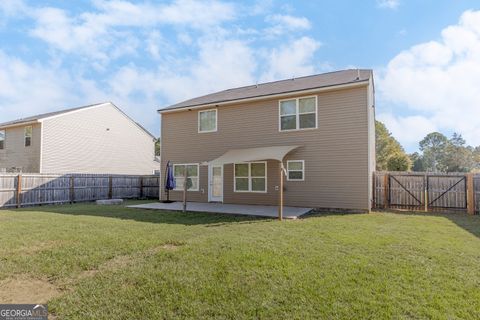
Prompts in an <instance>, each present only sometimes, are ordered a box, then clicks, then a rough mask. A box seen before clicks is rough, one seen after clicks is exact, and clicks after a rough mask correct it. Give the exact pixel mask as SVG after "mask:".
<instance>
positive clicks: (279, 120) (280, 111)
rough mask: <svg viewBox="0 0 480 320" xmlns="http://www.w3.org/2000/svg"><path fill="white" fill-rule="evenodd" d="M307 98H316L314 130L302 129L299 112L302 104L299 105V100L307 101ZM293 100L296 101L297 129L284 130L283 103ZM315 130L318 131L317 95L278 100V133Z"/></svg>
mask: <svg viewBox="0 0 480 320" xmlns="http://www.w3.org/2000/svg"><path fill="white" fill-rule="evenodd" d="M306 98H315V127H314V128H303V129H300V110H299V109H300V103H299V100H300V99H306ZM291 100H295V120H296V128H295V129H285V130H282V102H283V101H291ZM312 113H313V112H312ZM288 115H290V116H293V115H294V114H288ZM288 115H287V114H286V115H283V116H288ZM315 129H318V96H317V95H313V96H304V97H298V98H290V99H281V100H278V131H279V132H291V131H304V130H315Z"/></svg>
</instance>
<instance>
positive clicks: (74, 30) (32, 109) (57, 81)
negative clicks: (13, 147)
mask: <svg viewBox="0 0 480 320" xmlns="http://www.w3.org/2000/svg"><path fill="white" fill-rule="evenodd" d="M93 3H94V8H92V9H89V10H87V11H85V12H83V13H75V14H74V13H72V12H70V11H66V10H63V9H59V8H54V7H43V8H40V7H33V6H29V7H24V8H22V12H21V14H23V15H24V17H25V18H28V19H32V20H33V27H32V30H30V33H29V35H31V36H33V39H30V40H31V41H35V40H36V41H38V39H40V40H41V41H43V42H44V43H46V44H47V45H48V50H47V51H46V53H45V56H46V58H45V56H44V57H42V58H43V60H42V61H41V62H40V61H38V60H37V61H35V60H34V59H32V58H30V59H32V60H30V61H29V62H26V60H22V58H20V56H21V55H19V57H13V56H8V55H6V54H4V53H1V51H0V114H1V115H2V119H0V122H1V121H3V120H5V121H6V120H8V119H13V118H17V117H21V116H27V115H31V114H35V113H41V112H47V111H53V110H57V109H60V108H62V107H69V106H80V105H85V104H90V103H96V102H101V101H106V100H108V101H113V102H114V103H115V104H117V105H118V106H119V107H121V108H122V109H123V110H125V111H126V112H127V114H129V115H131V116H132V117H133V118H134V119H136V120H137V121H139V122H141V123H142V124H143V125H145V126H146V127H148V128H150V129H151V130H152V132H156V131H158V129H157V126H156V124H158V117H157V116H156V113H155V109H156V108H157V107H163V106H166V105H169V104H172V103H175V102H178V101H181V100H183V99H188V98H192V97H195V96H198V95H202V94H207V93H211V92H214V91H217V90H223V89H227V88H232V87H236V86H243V85H248V84H252V83H255V81H256V80H278V79H282V78H289V77H292V76H302V75H306V74H311V73H314V72H316V71H318V70H319V68H321V66H320V65H318V64H314V62H313V60H314V55H315V53H316V51H317V50H318V48H319V47H320V43H319V42H318V41H316V40H314V39H312V38H310V37H302V36H301V35H300V32H301V31H302V30H303V31H304V30H307V29H309V28H310V21H308V20H307V19H306V18H301V17H294V16H290V15H281V14H276V15H275V14H272V13H271V12H268V13H267V12H262V13H257V14H266V15H268V14H270V17H271V18H270V19H271V20H270V22H267V25H266V26H267V27H271V26H272V24H273V25H275V24H280V23H282V24H283V27H282V28H283V29H282V32H283V35H284V36H285V39H287V40H282V41H278V42H275V43H278V44H277V45H275V44H274V43H273V41H272V42H268V43H266V42H265V41H264V40H265V38H261V37H262V32H264V30H265V29H262V28H264V27H265V26H262V27H258V28H255V29H254V28H244V27H245V26H244V25H242V21H241V20H239V19H238V17H237V12H244V13H247V11H248V10H247V8H246V7H245V6H240V5H238V4H236V3H225V2H222V1H216V0H211V1H192V0H178V1H173V2H171V3H167V4H156V3H155V2H128V1H117V0H114V1H104V0H94V1H93ZM239 9H240V11H239ZM242 10H244V11H242ZM262 10H267V7H264V8H263V9H262ZM18 12H19V11H18ZM249 14H251V13H250V12H249ZM230 21H235V22H238V23H232V24H226V23H225V22H230ZM282 39H283V36H282ZM120 57H128V60H127V59H124V60H123V59H118V60H116V61H113V60H114V59H116V58H120ZM124 61H127V62H124ZM25 92H28V93H29V94H28V95H26V94H25Z"/></svg>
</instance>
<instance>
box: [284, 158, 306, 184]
mask: <svg viewBox="0 0 480 320" xmlns="http://www.w3.org/2000/svg"><path fill="white" fill-rule="evenodd" d="M290 162H301V163H302V170H290V169H288V164H289V163H290ZM290 171H293V172H299V171H302V179H290ZM287 181H305V160H287Z"/></svg>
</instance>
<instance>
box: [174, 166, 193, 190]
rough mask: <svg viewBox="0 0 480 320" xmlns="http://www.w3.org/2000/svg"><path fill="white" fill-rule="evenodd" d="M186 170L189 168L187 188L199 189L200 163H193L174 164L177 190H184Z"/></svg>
mask: <svg viewBox="0 0 480 320" xmlns="http://www.w3.org/2000/svg"><path fill="white" fill-rule="evenodd" d="M185 170H187V172H186V173H187V179H188V180H187V190H188V191H198V190H199V186H198V185H199V181H198V171H199V170H198V163H191V164H174V165H173V176H174V178H175V190H180V191H181V190H183V188H184V186H183V183H184V182H185Z"/></svg>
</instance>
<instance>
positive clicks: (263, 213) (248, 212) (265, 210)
mask: <svg viewBox="0 0 480 320" xmlns="http://www.w3.org/2000/svg"><path fill="white" fill-rule="evenodd" d="M129 208H140V209H150V210H168V211H182V202H172V203H163V202H157V203H146V204H140V205H134V206H129ZM311 210H312V208H299V207H283V217H284V218H285V219H297V218H298V217H300V216H302V215H304V214H306V213H308V212H309V211H311ZM187 211H190V212H192V211H193V212H212V213H226V214H236V215H245V216H258V217H268V218H277V217H278V207H277V206H260V205H240V204H223V203H201V202H187Z"/></svg>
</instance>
